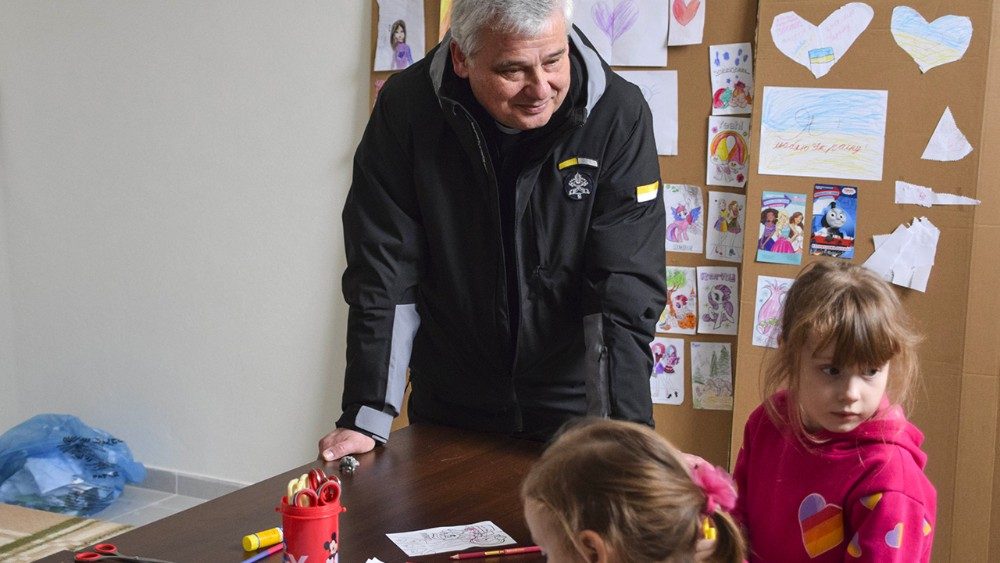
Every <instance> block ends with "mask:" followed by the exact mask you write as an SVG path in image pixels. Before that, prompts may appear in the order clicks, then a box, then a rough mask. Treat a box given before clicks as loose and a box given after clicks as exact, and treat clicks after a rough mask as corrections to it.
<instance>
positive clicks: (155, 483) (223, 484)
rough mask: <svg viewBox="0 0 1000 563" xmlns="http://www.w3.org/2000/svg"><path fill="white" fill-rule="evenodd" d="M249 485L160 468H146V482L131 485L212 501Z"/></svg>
mask: <svg viewBox="0 0 1000 563" xmlns="http://www.w3.org/2000/svg"><path fill="white" fill-rule="evenodd" d="M248 484H249V483H240V482H237V481H225V480H223V479H216V478H214V477H205V476H204V475H196V474H193V473H184V472H181V471H173V470H170V469H161V468H159V467H149V466H147V467H146V480H145V481H143V482H142V483H138V484H135V485H131V486H133V487H139V488H141V489H151V490H154V491H160V492H163V493H173V494H176V495H183V496H187V497H194V498H200V499H205V500H212V499H214V498H217V497H221V496H222V495H225V494H228V493H231V492H233V491H236V490H239V489H242V488H243V487H246V486H247V485H248Z"/></svg>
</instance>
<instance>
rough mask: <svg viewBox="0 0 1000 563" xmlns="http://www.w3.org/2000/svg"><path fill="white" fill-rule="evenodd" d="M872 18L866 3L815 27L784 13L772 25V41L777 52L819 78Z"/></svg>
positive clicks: (843, 10) (856, 4) (842, 9)
mask: <svg viewBox="0 0 1000 563" xmlns="http://www.w3.org/2000/svg"><path fill="white" fill-rule="evenodd" d="M874 15H875V11H874V10H872V7H871V6H869V5H868V4H865V3H863V2H851V3H850V4H845V5H843V6H841V7H840V8H838V9H837V10H836V11H835V12H833V13H832V14H830V15H829V16H827V17H826V19H825V20H823V22H822V23H820V24H819V26H815V25H813V24H811V23H809V22H807V21H806V20H804V19H802V17H801V16H799V15H798V14H796V13H795V12H784V13H781V14H778V15H777V16H775V17H774V21H773V22H771V39H773V40H774V45H775V46H776V47H777V48H778V50H779V51H781V52H782V53H784V54H785V55H786V56H787V57H788V58H790V59H792V60H793V61H795V62H797V63H799V64H800V65H802V66H804V67H806V68H808V69H809V70H810V72H812V73H813V76H815V77H816V78H820V77H822V76H823V75H825V74H826V73H828V72H830V69H831V68H833V65H835V64H837V62H838V61H840V59H842V58H844V54H846V53H847V50H848V49H850V48H851V45H852V44H853V43H854V41H855V40H856V39H857V38H858V36H860V35H861V33H862V32H863V31H864V30H865V29H866V28H867V27H868V24H869V23H871V21H872V17H873V16H874Z"/></svg>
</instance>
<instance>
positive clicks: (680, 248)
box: [663, 184, 705, 254]
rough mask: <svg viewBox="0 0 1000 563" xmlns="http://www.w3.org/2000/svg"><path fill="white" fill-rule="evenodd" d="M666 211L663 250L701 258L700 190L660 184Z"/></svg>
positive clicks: (696, 187)
mask: <svg viewBox="0 0 1000 563" xmlns="http://www.w3.org/2000/svg"><path fill="white" fill-rule="evenodd" d="M663 205H664V206H665V207H666V209H667V236H666V246H665V248H666V250H668V251H671V252H692V253H696V254H701V252H702V249H703V248H704V243H703V240H702V236H703V233H704V231H705V229H704V225H705V218H704V213H702V209H703V208H702V199H701V188H699V187H698V186H690V185H687V184H663Z"/></svg>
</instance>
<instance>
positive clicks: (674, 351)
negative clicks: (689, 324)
mask: <svg viewBox="0 0 1000 563" xmlns="http://www.w3.org/2000/svg"><path fill="white" fill-rule="evenodd" d="M649 349H650V351H652V352H653V373H652V374H650V376H649V392H650V395H651V396H652V397H653V403H656V404H659V405H679V404H681V403H683V402H684V341H683V340H681V339H680V338H663V337H662V336H657V337H656V338H654V339H653V342H651V343H650V344H649Z"/></svg>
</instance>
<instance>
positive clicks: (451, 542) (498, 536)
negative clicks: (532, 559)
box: [386, 521, 516, 557]
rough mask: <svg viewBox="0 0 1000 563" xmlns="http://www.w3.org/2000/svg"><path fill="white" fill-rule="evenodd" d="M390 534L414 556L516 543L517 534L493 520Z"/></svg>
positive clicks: (400, 547)
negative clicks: (505, 529)
mask: <svg viewBox="0 0 1000 563" xmlns="http://www.w3.org/2000/svg"><path fill="white" fill-rule="evenodd" d="M386 536H388V538H389V539H390V540H392V542H393V543H395V544H396V545H397V546H399V549H402V550H403V551H404V552H405V553H406V554H407V555H408V556H410V557H413V556H416V555H431V554H434V553H444V552H446V551H459V550H462V549H469V548H472V547H491V546H496V545H508V544H512V543H516V542H515V541H514V538H512V537H510V536H509V535H507V533H506V532H504V531H503V530H501V529H500V528H499V527H498V526H497V525H496V524H494V523H493V522H489V521H483V522H476V523H475V524H468V525H465V526H443V527H440V528H430V529H427V530H417V531H415V532H399V533H393V534H386Z"/></svg>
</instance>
